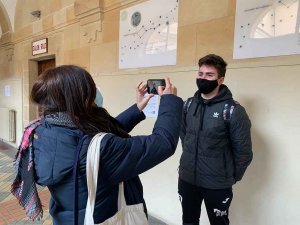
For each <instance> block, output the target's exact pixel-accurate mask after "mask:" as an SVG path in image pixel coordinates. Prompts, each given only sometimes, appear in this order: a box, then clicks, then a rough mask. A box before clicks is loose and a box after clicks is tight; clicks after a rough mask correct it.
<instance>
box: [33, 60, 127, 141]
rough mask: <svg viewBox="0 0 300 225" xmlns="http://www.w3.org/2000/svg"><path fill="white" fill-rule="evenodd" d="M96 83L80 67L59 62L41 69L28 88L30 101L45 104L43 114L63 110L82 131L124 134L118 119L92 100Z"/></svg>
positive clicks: (125, 134) (125, 135)
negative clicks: (48, 67) (44, 69)
mask: <svg viewBox="0 0 300 225" xmlns="http://www.w3.org/2000/svg"><path fill="white" fill-rule="evenodd" d="M95 98H96V85H95V82H94V80H93V78H92V76H91V75H90V74H89V73H88V72H87V71H86V70H84V69H83V68H81V67H79V66H74V65H63V66H58V67H56V68H50V69H48V70H46V71H44V72H43V73H42V74H41V75H40V76H39V77H38V80H37V81H36V82H35V83H34V85H33V87H32V90H31V99H32V100H33V102H35V103H37V104H39V105H41V106H43V107H44V108H45V112H44V113H45V114H46V115H47V114H51V113H56V112H66V113H67V114H68V115H69V116H70V117H71V119H72V121H73V123H74V124H75V125H76V126H77V127H78V128H79V129H80V130H82V131H83V132H84V133H86V134H96V133H99V132H106V133H114V134H116V135H118V136H121V137H128V136H129V135H128V133H127V132H125V131H124V130H123V129H122V128H121V125H120V124H119V122H118V121H117V120H116V119H115V118H113V117H112V116H110V115H109V113H108V112H107V111H106V110H105V109H104V108H102V107H97V105H96V104H95V103H94V101H95Z"/></svg>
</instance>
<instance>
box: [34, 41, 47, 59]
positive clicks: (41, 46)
mask: <svg viewBox="0 0 300 225" xmlns="http://www.w3.org/2000/svg"><path fill="white" fill-rule="evenodd" d="M47 52H48V38H44V39H41V40H38V41H34V42H32V55H38V54H43V53H47Z"/></svg>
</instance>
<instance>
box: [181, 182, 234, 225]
mask: <svg viewBox="0 0 300 225" xmlns="http://www.w3.org/2000/svg"><path fill="white" fill-rule="evenodd" d="M178 193H179V195H180V196H179V197H180V201H181V205H182V220H183V225H199V219H200V214H201V204H202V201H203V200H204V203H205V206H206V211H207V215H208V218H209V221H210V224H211V225H228V224H229V219H228V215H229V206H230V204H231V200H232V197H233V194H232V188H227V189H217V190H214V189H206V188H202V187H197V186H195V185H192V184H190V183H187V182H185V181H183V180H181V179H179V181H178Z"/></svg>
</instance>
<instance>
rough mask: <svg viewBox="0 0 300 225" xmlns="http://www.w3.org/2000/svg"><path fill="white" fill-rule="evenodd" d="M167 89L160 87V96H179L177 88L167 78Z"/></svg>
mask: <svg viewBox="0 0 300 225" xmlns="http://www.w3.org/2000/svg"><path fill="white" fill-rule="evenodd" d="M165 82H166V87H163V86H158V94H159V95H160V96H161V95H167V94H172V95H177V88H176V87H175V86H174V85H173V84H172V83H171V81H170V78H169V77H165Z"/></svg>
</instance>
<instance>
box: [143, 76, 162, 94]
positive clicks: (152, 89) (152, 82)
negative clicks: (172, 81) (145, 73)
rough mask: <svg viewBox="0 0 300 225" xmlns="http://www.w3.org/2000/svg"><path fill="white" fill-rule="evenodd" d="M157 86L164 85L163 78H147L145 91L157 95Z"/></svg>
mask: <svg viewBox="0 0 300 225" xmlns="http://www.w3.org/2000/svg"><path fill="white" fill-rule="evenodd" d="M158 86H163V87H165V86H166V82H165V79H149V80H147V92H148V93H149V94H155V95H158Z"/></svg>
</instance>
